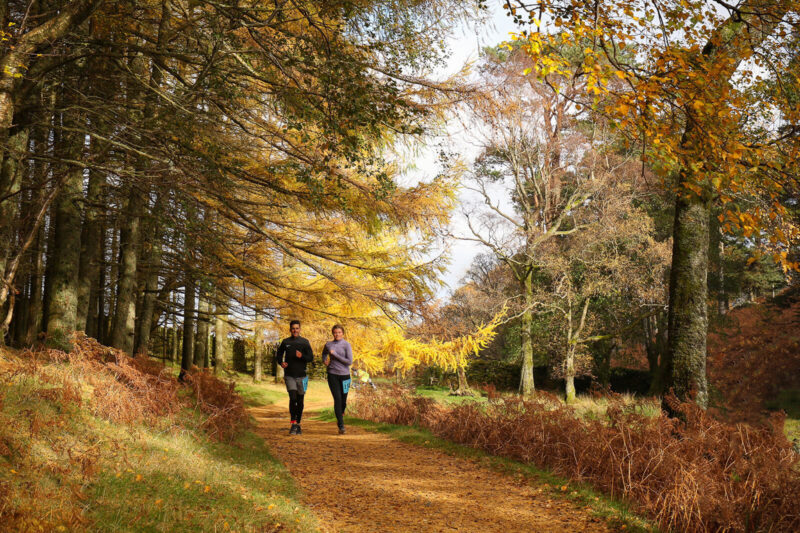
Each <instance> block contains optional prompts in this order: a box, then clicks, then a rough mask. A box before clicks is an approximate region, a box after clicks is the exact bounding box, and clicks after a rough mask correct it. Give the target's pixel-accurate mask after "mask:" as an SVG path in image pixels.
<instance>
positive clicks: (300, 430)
mask: <svg viewBox="0 0 800 533" xmlns="http://www.w3.org/2000/svg"><path fill="white" fill-rule="evenodd" d="M294 434H295V435H302V434H303V430H302V429H300V424H297V429H296V430H295V432H294Z"/></svg>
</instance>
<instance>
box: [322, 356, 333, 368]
mask: <svg viewBox="0 0 800 533" xmlns="http://www.w3.org/2000/svg"><path fill="white" fill-rule="evenodd" d="M322 362H323V363H325V366H329V365H330V364H331V358H330V357H328V358H327V359H323V360H322Z"/></svg>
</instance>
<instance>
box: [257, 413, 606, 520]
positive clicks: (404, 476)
mask: <svg viewBox="0 0 800 533" xmlns="http://www.w3.org/2000/svg"><path fill="white" fill-rule="evenodd" d="M307 407H308V408H310V409H314V408H319V407H322V406H321V405H309V406H307ZM250 411H251V413H252V415H253V416H254V417H255V419H256V421H257V427H256V431H257V432H258V433H259V434H260V435H261V436H262V437H263V438H264V439H265V440H266V441H267V442H268V444H269V446H270V448H271V450H272V451H273V453H274V454H275V455H276V456H277V457H278V458H279V459H280V460H281V461H282V462H283V463H284V464H285V465H286V467H287V468H288V469H289V471H290V472H291V474H292V476H293V477H294V478H295V479H296V480H297V482H298V484H299V485H300V487H301V488H302V489H303V491H304V493H305V501H306V503H307V504H308V505H309V507H310V508H312V509H313V510H314V512H315V513H316V514H317V516H319V518H320V520H321V522H322V523H323V525H324V527H325V528H326V529H327V531H330V532H369V531H376V532H377V531H380V532H407V531H425V532H429V531H430V532H434V531H436V532H438V531H459V532H466V531H470V532H471V531H474V532H487V531H497V532H503V533H516V532H529V531H530V532H537V531H542V532H565V533H566V532H569V533H575V532H578V531H583V532H590V533H595V532H608V531H610V530H609V529H608V527H607V526H606V525H605V523H604V522H602V521H601V520H600V519H598V518H596V517H592V516H591V515H590V513H589V511H587V510H584V509H580V508H576V507H575V506H574V505H573V504H571V503H569V502H567V501H563V500H554V499H552V498H550V497H549V496H548V495H547V494H546V493H543V492H540V491H539V489H537V488H536V487H534V486H531V484H530V483H528V482H525V481H524V480H519V481H518V480H516V479H515V478H513V477H511V476H506V475H503V474H501V473H498V472H495V471H493V470H491V469H488V468H486V467H482V466H479V465H477V464H476V463H474V462H473V461H471V460H468V459H463V458H459V457H453V456H450V455H447V454H445V453H443V452H439V451H436V450H431V449H428V448H423V447H420V446H414V445H412V444H406V443H402V442H399V441H396V440H393V439H392V438H390V437H388V436H386V435H383V434H380V433H375V432H371V431H366V430H363V429H360V428H356V427H348V429H347V434H346V435H338V434H337V428H336V424H335V423H329V422H321V421H318V420H314V419H313V414H312V413H311V412H308V413H307V414H306V415H305V416H304V419H303V434H302V435H300V436H289V435H288V429H289V428H288V426H289V424H288V420H287V413H286V412H285V411H287V409H286V408H285V407H284V406H279V405H269V406H265V407H259V408H253V409H251V410H250ZM307 411H308V409H307Z"/></svg>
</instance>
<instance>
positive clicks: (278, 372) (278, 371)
mask: <svg viewBox="0 0 800 533" xmlns="http://www.w3.org/2000/svg"><path fill="white" fill-rule="evenodd" d="M283 375H284V374H283V367H282V366H281V365H276V367H275V383H283Z"/></svg>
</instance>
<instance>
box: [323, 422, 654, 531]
mask: <svg viewBox="0 0 800 533" xmlns="http://www.w3.org/2000/svg"><path fill="white" fill-rule="evenodd" d="M318 418H319V419H320V420H323V421H325V422H334V421H335V420H336V417H335V416H334V414H333V410H332V409H325V410H323V411H320V412H319V414H318ZM345 421H346V423H347V424H349V425H353V426H358V427H360V428H364V429H366V430H369V431H376V432H379V433H383V434H386V435H388V436H390V437H392V438H393V439H396V440H398V441H400V442H405V443H408V444H414V445H416V446H423V447H425V448H431V449H435V450H438V451H441V452H444V453H446V454H448V455H452V456H454V457H460V458H463V459H470V460H473V461H475V462H477V463H478V464H480V465H482V466H485V467H488V468H490V469H492V470H494V471H497V472H500V473H502V474H505V475H510V476H514V477H516V478H518V479H525V480H527V481H529V482H530V483H533V484H535V485H536V486H537V487H539V488H541V489H543V490H544V491H546V492H547V494H548V495H549V496H552V497H557V498H562V499H566V500H569V501H571V502H572V503H574V504H575V505H577V506H580V507H585V508H588V509H589V510H590V511H591V512H592V514H594V515H595V516H597V517H599V518H602V519H603V520H605V521H606V523H608V525H609V526H610V527H611V528H612V529H613V530H614V531H620V530H625V531H632V532H641V533H658V531H659V530H658V528H657V527H655V526H654V525H653V524H651V523H650V522H648V521H647V520H645V519H643V518H641V517H639V516H637V515H636V514H634V513H633V512H632V511H631V510H630V509H629V507H628V506H627V505H626V504H625V503H624V502H619V501H616V500H613V499H611V498H609V497H608V496H606V495H604V494H601V493H599V492H598V491H597V490H595V489H593V488H592V487H591V486H589V485H586V484H584V483H573V482H570V481H568V480H566V479H564V478H561V477H558V476H556V475H554V474H552V473H550V472H547V471H545V470H541V469H539V468H536V467H534V466H531V465H527V464H524V463H520V462H518V461H513V460H511V459H506V458H503V457H497V456H493V455H489V454H488V453H486V452H484V451H482V450H477V449H475V448H470V447H469V446H463V445H461V444H456V443H454V442H451V441H448V440H445V439H441V438H439V437H437V436H435V435H434V434H433V433H431V432H430V431H428V430H426V429H423V428H419V427H412V426H398V425H394V424H383V423H379V422H370V421H367V420H362V419H360V418H353V417H348V416H346V417H345Z"/></svg>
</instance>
